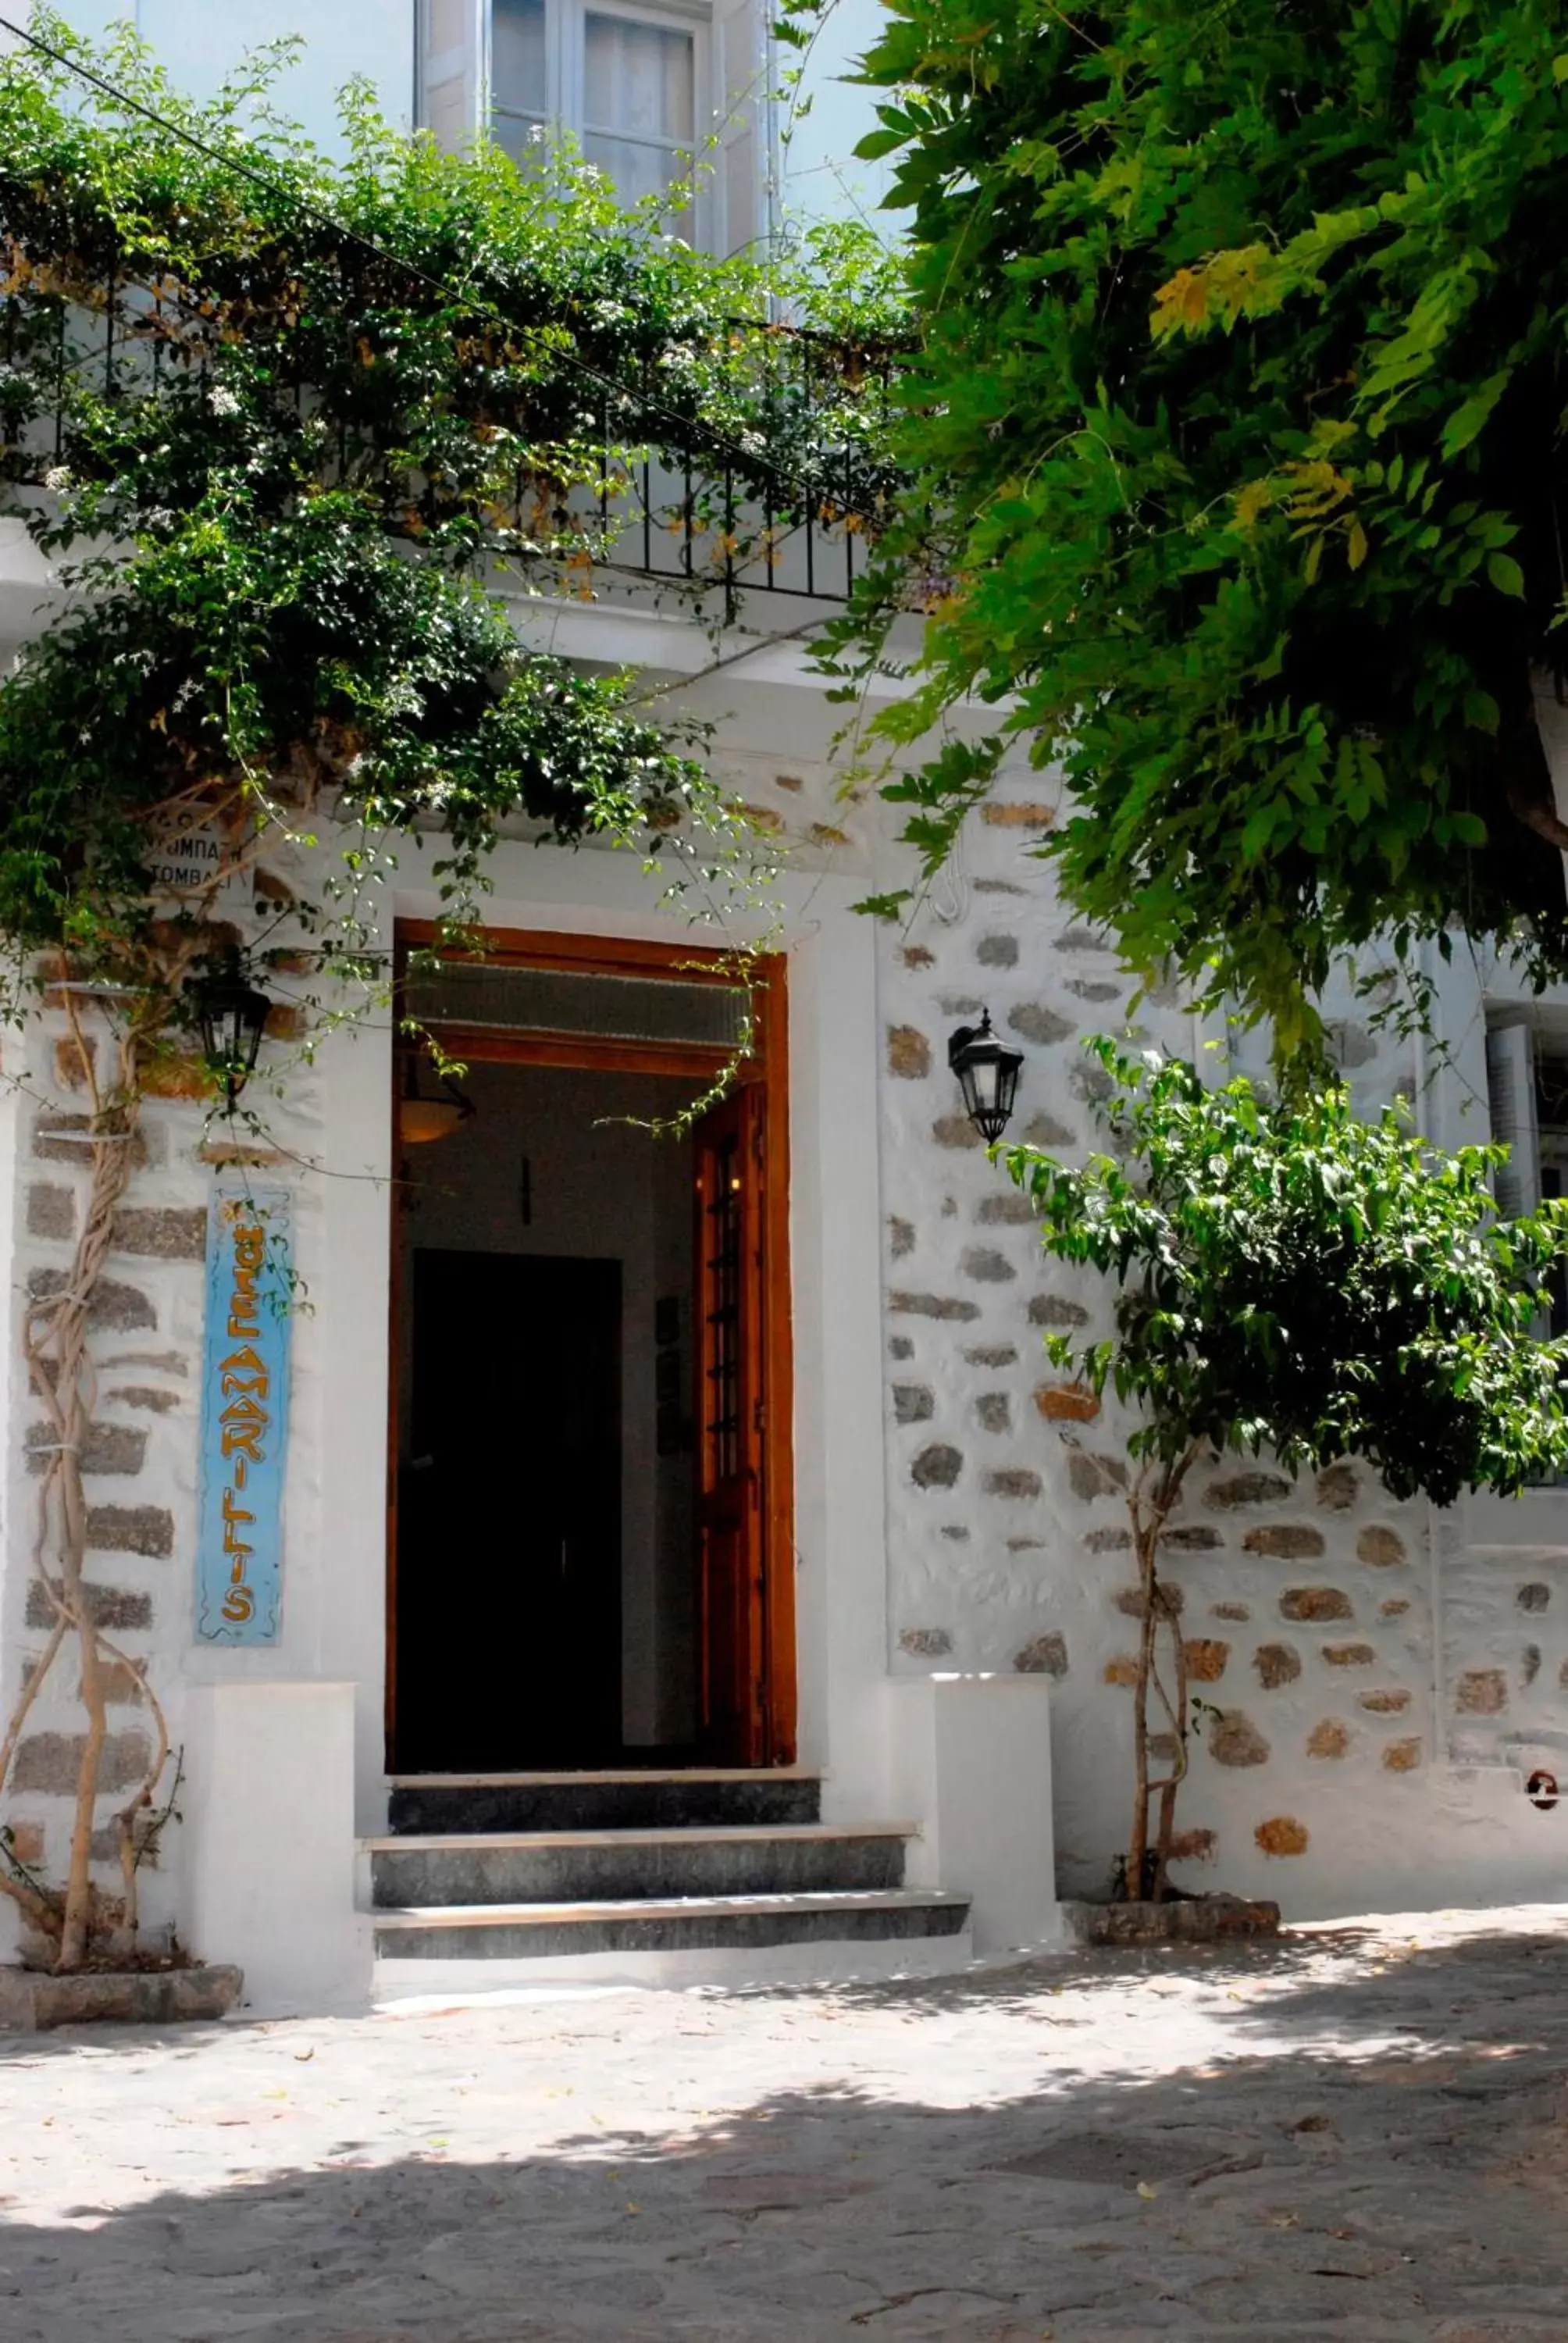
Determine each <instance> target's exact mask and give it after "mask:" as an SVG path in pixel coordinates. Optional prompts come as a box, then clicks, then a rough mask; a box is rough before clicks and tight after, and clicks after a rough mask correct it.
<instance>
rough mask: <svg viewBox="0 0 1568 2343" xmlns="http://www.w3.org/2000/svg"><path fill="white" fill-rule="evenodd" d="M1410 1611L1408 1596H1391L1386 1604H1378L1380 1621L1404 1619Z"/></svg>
mask: <svg viewBox="0 0 1568 2343" xmlns="http://www.w3.org/2000/svg"><path fill="white" fill-rule="evenodd" d="M1409 1609H1410V1597H1409V1596H1408V1595H1407V1594H1391V1595H1390V1597H1389V1599H1388V1601H1387V1602H1386V1603H1380V1604H1378V1606H1377V1615H1378V1617H1379V1618H1380V1619H1402V1618H1403V1617H1404V1614H1405V1613H1406V1612H1407V1611H1408V1610H1409Z"/></svg>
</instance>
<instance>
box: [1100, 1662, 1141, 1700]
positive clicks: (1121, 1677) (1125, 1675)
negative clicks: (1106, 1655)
mask: <svg viewBox="0 0 1568 2343" xmlns="http://www.w3.org/2000/svg"><path fill="white" fill-rule="evenodd" d="M1101 1674H1102V1675H1103V1677H1104V1681H1105V1682H1106V1683H1107V1684H1120V1685H1121V1688H1122V1690H1123V1691H1124V1692H1131V1689H1132V1687H1133V1685H1134V1684H1136V1683H1137V1682H1138V1656H1137V1654H1136V1653H1134V1652H1121V1653H1119V1654H1117V1656H1116V1658H1115V1659H1113V1660H1107V1661H1106V1663H1105V1666H1104V1668H1103V1670H1102V1671H1101Z"/></svg>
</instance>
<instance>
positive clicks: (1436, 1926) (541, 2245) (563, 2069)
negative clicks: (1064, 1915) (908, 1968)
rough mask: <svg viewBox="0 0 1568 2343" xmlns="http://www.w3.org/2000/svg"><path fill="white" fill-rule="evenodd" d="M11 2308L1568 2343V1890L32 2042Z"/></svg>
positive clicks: (329, 2338) (527, 2337)
mask: <svg viewBox="0 0 1568 2343" xmlns="http://www.w3.org/2000/svg"><path fill="white" fill-rule="evenodd" d="M0 2336H3V2337H4V2338H5V2343H403V2338H415V2337H417V2338H419V2343H670V2339H671V2338H680V2343H817V2338H822V2343H828V2338H842V2343H856V2338H868V2343H917V2338H919V2343H1040V2338H1053V2343H1134V2338H1139V2343H1141V2338H1148V2337H1158V2338H1176V2343H1200V2338H1202V2343H1208V2338H1220V2339H1221V2343H1546V2338H1551V2343H1568V1908H1564V1907H1546V1906H1535V1907H1530V1908H1526V1909H1521V1910H1514V1911H1509V1912H1493V1913H1463V1914H1461V1913H1444V1914H1436V1915H1433V1914H1426V1915H1419V1916H1399V1917H1395V1918H1392V1919H1391V1918H1386V1917H1385V1918H1380V1919H1375V1920H1366V1921H1347V1922H1342V1923H1335V1924H1333V1925H1332V1926H1320V1927H1315V1928H1312V1929H1303V1930H1295V1931H1292V1932H1290V1933H1289V1934H1288V1935H1287V1936H1284V1937H1283V1938H1282V1939H1280V1940H1279V1941H1278V1942H1276V1943H1272V1944H1261V1945H1260V1944H1254V1945H1234V1946H1221V1947H1215V1948H1211V1949H1201V1948H1196V1947H1179V1948H1166V1949H1161V1950H1160V1951H1151V1952H1124V1953H1115V1954H1098V1955H1089V1954H1075V1955H1072V1956H1066V1957H1063V1958H1062V1959H1060V1960H1056V1961H1040V1962H1034V1963H1031V1964H1030V1965H1028V1966H1022V1967H1017V1968H1011V1969H1000V1968H991V1969H985V1970H980V1971H976V1972H974V1973H971V1974H970V1975H967V1976H961V1977H957V1978H951V1979H943V1980H940V1981H933V1980H929V1979H928V1980H911V1981H909V1982H906V1983H901V1984H900V1983H885V1982H884V1983H879V1984H875V1985H865V1986H839V1987H837V1988H831V1989H829V1988H811V1989H806V1988H802V1987H791V1988H788V1989H777V1990H772V1991H766V1992H763V1991H754V1992H747V1993H729V1994H722V1993H718V1992H714V1991H703V1992H697V1993H675V1992H608V1991H602V1990H601V1991H596V1992H583V1993H578V1994H567V1993H562V1992H559V1991H557V1992H553V1993H542V1992H541V1993H540V1994H539V1995H538V1996H533V1997H527V1996H525V1997H518V1998H511V1999H508V2000H506V2001H501V2002H498V2003H488V2004H485V2005H482V2006H456V2007H453V2008H449V2009H442V2008H431V2007H428V2006H415V2007H405V2008H401V2009H398V2008H393V2009H388V2010H384V2011H382V2012H380V2013H378V2014H377V2015H375V2016H367V2017H363V2018H355V2019H300V2020H280V2021H276V2022H269V2023H251V2022H245V2021H243V2020H235V2019H230V2020H229V2021H227V2022H226V2024H224V2025H222V2026H211V2027H206V2028H199V2027H186V2028H182V2029H180V2030H179V2031H178V2032H173V2033H170V2034H167V2035H166V2036H158V2035H156V2034H154V2033H151V2032H148V2031H126V2030H116V2031H114V2032H112V2033H111V2032H110V2031H109V2030H108V2029H105V2030H103V2031H99V2032H88V2031H85V2030H82V2031H77V2032H74V2033H73V2032H69V2031H67V2032H64V2033H61V2034H57V2035H53V2036H46V2037H43V2038H39V2037H36V2036H33V2037H27V2036H0Z"/></svg>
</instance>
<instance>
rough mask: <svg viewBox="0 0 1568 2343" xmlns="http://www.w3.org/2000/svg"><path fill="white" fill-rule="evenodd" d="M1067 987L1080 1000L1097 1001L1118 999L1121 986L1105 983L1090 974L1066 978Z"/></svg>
mask: <svg viewBox="0 0 1568 2343" xmlns="http://www.w3.org/2000/svg"><path fill="white" fill-rule="evenodd" d="M1067 989H1068V990H1069V992H1075V993H1076V994H1077V995H1078V998H1079V999H1080V1001H1096V1002H1098V1001H1119V1000H1120V999H1121V986H1120V985H1119V984H1106V983H1104V982H1102V981H1101V980H1099V979H1097V978H1095V977H1091V976H1070V977H1069V978H1068V980H1067Z"/></svg>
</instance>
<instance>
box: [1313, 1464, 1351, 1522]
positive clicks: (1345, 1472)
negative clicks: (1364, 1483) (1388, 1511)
mask: <svg viewBox="0 0 1568 2343" xmlns="http://www.w3.org/2000/svg"><path fill="white" fill-rule="evenodd" d="M1360 1493H1361V1490H1360V1484H1359V1483H1358V1482H1357V1479H1356V1472H1355V1467H1354V1465H1353V1464H1327V1465H1325V1466H1324V1467H1323V1470H1322V1472H1321V1473H1319V1474H1318V1503H1319V1504H1320V1505H1326V1506H1327V1507H1328V1509H1329V1511H1330V1512H1331V1513H1348V1512H1349V1510H1350V1508H1351V1507H1352V1505H1353V1504H1354V1503H1355V1501H1356V1499H1357V1497H1358V1496H1359V1495H1360Z"/></svg>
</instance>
